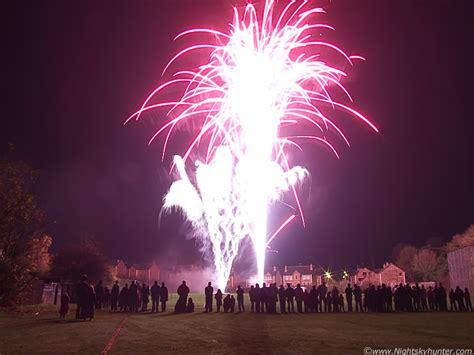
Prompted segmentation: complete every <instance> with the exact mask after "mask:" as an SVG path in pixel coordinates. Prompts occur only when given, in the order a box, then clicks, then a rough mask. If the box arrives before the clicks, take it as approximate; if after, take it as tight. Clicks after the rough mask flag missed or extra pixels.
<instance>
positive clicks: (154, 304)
mask: <svg viewBox="0 0 474 355" xmlns="http://www.w3.org/2000/svg"><path fill="white" fill-rule="evenodd" d="M150 294H151V311H152V313H155V312H156V313H157V312H158V308H159V305H160V294H161V287H160V285H158V282H157V281H155V283H154V284H153V286H151V289H150Z"/></svg>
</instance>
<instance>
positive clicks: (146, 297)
mask: <svg viewBox="0 0 474 355" xmlns="http://www.w3.org/2000/svg"><path fill="white" fill-rule="evenodd" d="M141 296H142V297H141V299H142V309H141V311H142V312H146V311H147V310H148V303H149V302H150V288H149V287H148V286H147V285H145V283H143V285H142V289H141Z"/></svg>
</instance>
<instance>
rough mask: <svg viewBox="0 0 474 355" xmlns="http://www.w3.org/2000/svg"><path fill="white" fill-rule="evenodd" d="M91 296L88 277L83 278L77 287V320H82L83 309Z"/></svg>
mask: <svg viewBox="0 0 474 355" xmlns="http://www.w3.org/2000/svg"><path fill="white" fill-rule="evenodd" d="M88 294H89V284H88V283H87V275H83V276H82V277H81V281H80V282H79V283H78V284H77V286H76V298H77V308H76V319H82V307H83V306H84V304H85V303H86V302H87V298H88Z"/></svg>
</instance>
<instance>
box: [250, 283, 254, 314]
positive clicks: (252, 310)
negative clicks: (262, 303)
mask: <svg viewBox="0 0 474 355" xmlns="http://www.w3.org/2000/svg"><path fill="white" fill-rule="evenodd" d="M249 298H250V312H255V287H254V286H253V285H252V286H250V290H249Z"/></svg>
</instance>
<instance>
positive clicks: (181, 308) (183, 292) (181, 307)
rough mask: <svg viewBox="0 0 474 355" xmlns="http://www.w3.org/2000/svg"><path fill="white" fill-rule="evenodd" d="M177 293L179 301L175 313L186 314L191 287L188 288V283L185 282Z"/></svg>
mask: <svg viewBox="0 0 474 355" xmlns="http://www.w3.org/2000/svg"><path fill="white" fill-rule="evenodd" d="M176 292H177V293H178V300H177V301H176V305H175V307H174V311H175V313H184V312H186V304H187V302H188V295H189V287H188V286H186V281H183V283H182V284H181V285H180V286H179V287H178V290H177V291H176Z"/></svg>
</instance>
